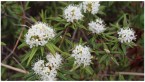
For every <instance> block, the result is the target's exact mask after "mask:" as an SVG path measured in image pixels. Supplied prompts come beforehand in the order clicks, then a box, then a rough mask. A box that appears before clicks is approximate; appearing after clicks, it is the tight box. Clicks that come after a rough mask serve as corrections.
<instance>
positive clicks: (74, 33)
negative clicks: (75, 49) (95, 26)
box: [72, 28, 77, 41]
mask: <svg viewBox="0 0 145 82" xmlns="http://www.w3.org/2000/svg"><path fill="white" fill-rule="evenodd" d="M76 33H77V28H76V29H75V31H74V32H73V36H72V41H73V40H74V38H75V35H76Z"/></svg>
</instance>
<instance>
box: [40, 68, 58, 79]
mask: <svg viewBox="0 0 145 82" xmlns="http://www.w3.org/2000/svg"><path fill="white" fill-rule="evenodd" d="M56 75H57V71H56V70H55V69H52V70H51V71H50V72H49V74H43V75H42V76H40V78H41V80H43V81H55V80H56Z"/></svg>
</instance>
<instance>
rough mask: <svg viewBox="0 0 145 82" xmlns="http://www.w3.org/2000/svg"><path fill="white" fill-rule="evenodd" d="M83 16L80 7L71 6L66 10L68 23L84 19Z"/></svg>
mask: <svg viewBox="0 0 145 82" xmlns="http://www.w3.org/2000/svg"><path fill="white" fill-rule="evenodd" d="M82 17H83V15H82V13H81V9H80V8H79V7H78V6H74V5H69V6H68V7H67V8H66V9H65V10H64V18H65V19H66V20H67V22H74V21H75V20H80V19H82Z"/></svg>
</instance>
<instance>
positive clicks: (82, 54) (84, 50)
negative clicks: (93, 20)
mask: <svg viewBox="0 0 145 82" xmlns="http://www.w3.org/2000/svg"><path fill="white" fill-rule="evenodd" d="M71 56H72V57H74V58H75V64H77V65H78V66H80V65H81V64H83V65H84V66H87V65H90V63H91V53H90V48H89V47H87V46H82V45H77V46H76V47H75V49H74V50H73V51H72V55H71Z"/></svg>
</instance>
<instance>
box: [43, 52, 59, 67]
mask: <svg viewBox="0 0 145 82" xmlns="http://www.w3.org/2000/svg"><path fill="white" fill-rule="evenodd" d="M46 59H47V60H48V62H49V63H48V64H49V65H50V66H51V67H53V68H55V69H58V68H59V67H60V65H61V64H62V57H61V55H60V54H58V53H56V54H55V56H53V55H52V54H51V53H50V54H48V55H47V56H46Z"/></svg>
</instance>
